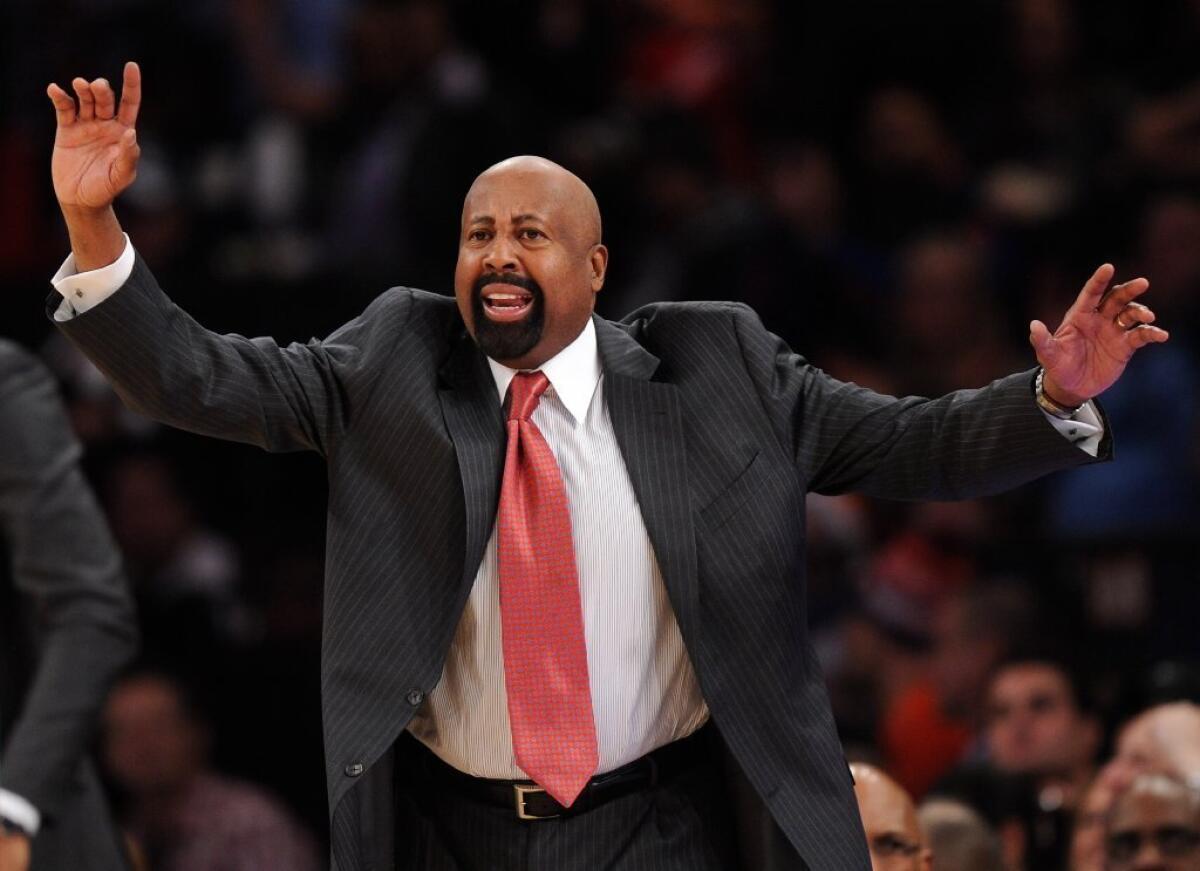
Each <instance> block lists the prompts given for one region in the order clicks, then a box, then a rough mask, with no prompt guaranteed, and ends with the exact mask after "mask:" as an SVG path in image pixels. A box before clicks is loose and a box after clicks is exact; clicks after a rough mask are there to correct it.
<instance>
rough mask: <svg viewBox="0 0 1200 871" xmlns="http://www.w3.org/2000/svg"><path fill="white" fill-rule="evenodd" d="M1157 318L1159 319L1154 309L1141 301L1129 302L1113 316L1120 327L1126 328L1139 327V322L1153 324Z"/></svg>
mask: <svg viewBox="0 0 1200 871" xmlns="http://www.w3.org/2000/svg"><path fill="white" fill-rule="evenodd" d="M1155 320H1157V316H1156V315H1155V314H1154V311H1153V310H1152V309H1151V308H1149V307H1148V306H1144V305H1142V304H1141V303H1140V302H1131V303H1129V304H1128V305H1127V306H1125V308H1123V309H1121V310H1120V311H1119V312H1117V316H1116V317H1115V318H1113V322H1114V323H1115V324H1116V325H1117V326H1118V327H1121V328H1122V329H1126V330H1128V329H1130V328H1133V327H1137V326H1138V325H1139V324H1152V323H1154V321H1155ZM1122 325H1124V326H1122Z"/></svg>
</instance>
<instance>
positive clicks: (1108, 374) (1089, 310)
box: [1029, 263, 1168, 407]
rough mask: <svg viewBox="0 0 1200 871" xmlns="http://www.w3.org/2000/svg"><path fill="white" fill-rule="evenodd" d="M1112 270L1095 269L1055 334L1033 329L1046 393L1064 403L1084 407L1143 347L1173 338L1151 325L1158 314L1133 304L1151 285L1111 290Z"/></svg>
mask: <svg viewBox="0 0 1200 871" xmlns="http://www.w3.org/2000/svg"><path fill="white" fill-rule="evenodd" d="M1113 271H1114V270H1113V267H1112V265H1111V264H1109V263H1105V264H1104V265H1103V266H1101V267H1100V268H1099V269H1097V270H1096V272H1095V273H1094V274H1093V275H1092V277H1091V278H1089V279H1088V281H1087V284H1085V285H1084V286H1083V290H1082V291H1081V292H1080V294H1079V298H1078V299H1076V300H1075V304H1074V305H1072V306H1071V308H1070V309H1068V310H1067V314H1066V317H1064V318H1063V322H1062V323H1061V324H1060V325H1059V327H1058V329H1057V330H1055V331H1054V333H1053V335H1052V334H1051V333H1050V330H1049V329H1048V328H1047V327H1046V325H1045V324H1044V323H1042V322H1041V321H1033V322H1032V323H1030V325H1029V342H1030V344H1031V345H1033V349H1034V351H1035V352H1036V353H1037V358H1038V362H1039V363H1041V364H1042V368H1043V369H1045V370H1046V375H1045V379H1044V381H1043V389H1044V390H1045V391H1046V394H1047V395H1048V396H1049V397H1050V398H1051V399H1053V400H1055V401H1056V402H1058V403H1059V404H1060V405H1065V406H1070V407H1074V406H1077V405H1082V404H1083V403H1084V402H1086V401H1087V400H1089V399H1091V398H1092V397H1094V396H1098V395H1099V394H1101V393H1103V392H1104V391H1105V390H1107V389H1108V388H1109V387H1111V386H1112V385H1113V383H1114V382H1115V381H1116V380H1117V379H1118V378H1120V377H1121V373H1122V372H1124V371H1125V365H1126V364H1127V363H1128V362H1129V359H1130V358H1131V357H1132V356H1133V354H1134V352H1135V351H1137V349H1138V348H1141V347H1143V346H1145V345H1149V344H1151V343H1152V342H1165V341H1166V340H1167V338H1168V334H1167V331H1166V330H1163V329H1160V328H1159V327H1155V326H1151V324H1153V323H1154V312H1152V311H1151V310H1150V309H1149V308H1147V307H1146V306H1144V305H1142V304H1141V303H1138V302H1134V300H1135V299H1137V298H1138V297H1139V296H1141V295H1142V294H1143V293H1145V292H1146V289H1147V288H1149V287H1150V282H1149V281H1147V280H1146V279H1144V278H1135V279H1133V280H1132V281H1127V282H1125V283H1124V284H1118V285H1116V286H1115V287H1113V288H1112V289H1111V290H1109V289H1108V283H1109V282H1110V281H1112V278H1113Z"/></svg>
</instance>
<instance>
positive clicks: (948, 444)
mask: <svg viewBox="0 0 1200 871" xmlns="http://www.w3.org/2000/svg"><path fill="white" fill-rule="evenodd" d="M731 308H732V312H733V321H734V329H735V331H736V333H737V338H738V343H739V346H740V348H741V350H742V354H743V357H744V360H745V363H746V366H747V369H748V371H749V373H750V377H751V379H752V381H753V382H754V385H755V389H756V390H757V392H758V394H759V397H760V400H761V401H762V403H763V405H764V408H765V409H766V411H767V414H768V415H769V417H770V418H771V421H772V426H773V427H774V429H775V431H776V433H777V434H778V435H779V437H780V438H781V439H784V440H785V441H786V443H787V445H788V447H789V450H791V452H792V454H793V456H794V457H795V460H796V463H797V466H798V468H799V470H800V472H801V473H802V474H803V475H804V477H805V479H806V480H807V481H808V488H809V489H810V490H813V491H816V492H819V493H841V492H846V491H850V490H856V491H861V492H864V493H867V494H870V495H873V496H879V497H883V498H888V499H972V498H977V497H981V496H987V495H990V494H993V493H997V492H1000V491H1002V490H1007V489H1011V488H1013V487H1016V486H1018V485H1020V484H1023V483H1025V482H1027V481H1030V480H1033V479H1034V478H1037V477H1040V476H1042V475H1045V474H1047V473H1049V472H1053V471H1056V470H1059V469H1065V468H1069V467H1073V466H1080V465H1084V464H1087V463H1091V462H1097V461H1104V460H1108V459H1111V457H1112V439H1111V436H1110V435H1109V433H1108V426H1107V423H1106V424H1105V435H1104V438H1103V440H1102V441H1101V444H1100V447H1099V450H1098V456H1097V457H1092V456H1090V455H1089V454H1088V453H1086V452H1085V451H1083V450H1080V449H1079V448H1077V447H1075V446H1074V445H1073V444H1072V443H1071V442H1070V441H1069V440H1068V439H1067V438H1065V437H1064V436H1063V435H1062V434H1060V433H1059V432H1058V431H1057V430H1056V429H1055V428H1054V427H1053V426H1052V425H1051V424H1050V423H1049V422H1048V421H1047V420H1046V417H1045V415H1044V414H1043V413H1042V412H1041V410H1040V409H1039V408H1038V407H1037V404H1036V403H1035V402H1034V397H1033V380H1034V374H1035V373H1034V371H1032V370H1031V371H1028V372H1021V373H1017V374H1015V375H1009V376H1008V377H1006V378H1001V379H999V380H997V381H994V382H992V383H991V384H989V385H987V386H986V387H982V388H980V389H977V390H958V391H955V392H953V393H949V394H947V395H945V396H942V397H940V398H937V399H926V398H923V397H913V396H910V397H905V398H896V397H892V396H884V395H881V394H879V393H875V392H873V391H871V390H868V389H866V388H863V387H859V386H857V385H854V384H849V383H845V382H842V381H838V380H837V379H835V378H832V377H830V376H829V375H827V374H826V373H825V372H822V371H821V370H820V369H818V368H817V367H815V366H813V365H812V364H810V363H809V362H808V361H807V360H805V359H804V358H803V357H801V356H800V355H799V354H796V353H794V352H793V351H792V350H791V349H790V348H788V347H787V345H786V343H784V342H783V340H781V339H780V338H779V337H777V336H775V335H773V334H771V333H770V332H768V331H767V330H766V329H765V328H763V326H762V323H761V322H760V321H759V320H758V317H757V315H755V314H754V313H753V312H752V311H751V310H750V309H748V308H746V307H745V306H740V305H735V306H732V307H731ZM1097 408H1098V409H1099V405H1098V404H1097ZM1100 414H1101V417H1102V418H1103V411H1102V410H1101V411H1100Z"/></svg>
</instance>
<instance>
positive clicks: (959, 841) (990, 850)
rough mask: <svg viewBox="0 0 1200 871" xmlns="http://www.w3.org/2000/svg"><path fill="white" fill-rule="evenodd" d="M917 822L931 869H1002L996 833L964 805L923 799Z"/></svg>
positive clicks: (1001, 857)
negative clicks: (930, 862) (929, 854)
mask: <svg viewBox="0 0 1200 871" xmlns="http://www.w3.org/2000/svg"><path fill="white" fill-rule="evenodd" d="M917 822H918V823H919V824H920V826H921V831H922V832H923V833H924V835H925V842H926V843H927V844H929V849H930V850H931V851H932V853H933V871H1004V856H1003V854H1002V853H1001V851H1000V841H999V839H998V838H997V837H996V833H995V832H993V831H992V828H991V826H989V825H988V824H987V823H986V822H985V821H984V819H983V817H981V816H980V815H979V814H977V813H975V811H973V810H972V809H971V808H970V807H969V806H968V805H965V804H963V803H962V802H958V801H951V800H949V799H933V800H931V801H927V802H923V803H922V804H921V807H920V808H919V809H918V810H917Z"/></svg>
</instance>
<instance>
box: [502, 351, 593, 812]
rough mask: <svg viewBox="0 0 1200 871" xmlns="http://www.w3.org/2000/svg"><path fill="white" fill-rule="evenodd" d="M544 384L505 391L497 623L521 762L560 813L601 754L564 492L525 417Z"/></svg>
mask: <svg viewBox="0 0 1200 871" xmlns="http://www.w3.org/2000/svg"><path fill="white" fill-rule="evenodd" d="M549 386H550V381H549V380H548V379H547V378H546V376H545V374H544V373H542V372H518V373H517V375H516V377H514V378H513V380H512V385H511V386H510V387H509V402H510V405H509V411H508V450H507V453H506V455H505V459H504V482H503V484H502V485H501V488H500V517H499V539H500V540H499V546H500V552H499V558H500V627H501V639H502V645H503V648H504V682H505V688H506V690H507V693H508V714H509V719H510V721H511V726H512V740H513V750H514V751H515V753H516V757H517V764H518V765H520V766H521V768H522V769H523V770H524V771H525V773H526V774H528V775H529V776H530V778H532V779H533V780H534V781H536V782H537V783H538V785H540V786H541V787H542V788H543V789H545V790H546V792H548V793H549V794H550V795H551V796H553V797H554V798H555V800H557V801H558V803H559V804H561V805H563V806H564V807H566V806H570V805H571V803H572V802H574V801H575V799H576V797H577V796H578V795H579V792H580V790H582V789H583V787H584V785H585V784H586V783H587V782H588V780H589V779H590V778H591V777H592V775H593V774H595V773H596V766H597V765H598V764H599V759H600V754H599V750H598V749H597V745H596V724H595V721H594V719H593V717H592V694H591V690H590V688H589V685H588V667H587V647H586V645H585V643H584V637H583V607H582V605H581V603H580V599H579V579H578V577H577V575H576V572H575V548H574V546H573V545H572V543H571V516H570V514H568V512H567V494H566V491H565V490H564V489H563V482H562V476H561V475H560V474H559V471H558V464H557V463H556V462H555V461H554V454H553V453H552V452H551V450H550V446H549V445H548V444H546V439H545V438H544V437H543V436H542V433H541V431H540V430H539V429H538V428H537V425H536V424H535V423H534V422H533V421H532V420H530V416H531V415H532V414H533V410H534V409H535V408H537V404H538V401H539V400H540V399H541V396H542V394H543V393H545V392H546V388H547V387H549Z"/></svg>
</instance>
